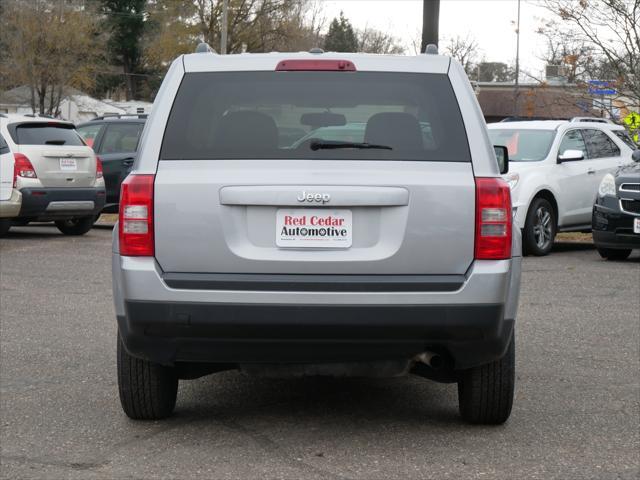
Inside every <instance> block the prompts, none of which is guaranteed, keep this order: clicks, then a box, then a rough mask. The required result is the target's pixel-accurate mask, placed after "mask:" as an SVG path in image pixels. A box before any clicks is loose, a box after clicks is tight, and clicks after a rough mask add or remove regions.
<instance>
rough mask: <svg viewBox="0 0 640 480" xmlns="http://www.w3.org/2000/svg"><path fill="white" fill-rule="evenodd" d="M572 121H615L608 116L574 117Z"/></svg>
mask: <svg viewBox="0 0 640 480" xmlns="http://www.w3.org/2000/svg"><path fill="white" fill-rule="evenodd" d="M569 121H570V122H593V123H613V122H612V121H611V120H609V119H608V118H601V117H573V118H572V119H571V120H569Z"/></svg>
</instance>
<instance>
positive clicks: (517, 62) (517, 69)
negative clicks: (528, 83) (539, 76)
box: [513, 0, 520, 116]
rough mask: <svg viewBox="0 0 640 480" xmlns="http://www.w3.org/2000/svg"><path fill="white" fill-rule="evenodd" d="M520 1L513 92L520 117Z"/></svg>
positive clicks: (514, 102)
mask: <svg viewBox="0 0 640 480" xmlns="http://www.w3.org/2000/svg"><path fill="white" fill-rule="evenodd" d="M519 77H520V0H518V21H517V22H516V79H515V85H514V92H513V114H514V116H518V114H519V113H520V109H519V107H518V97H519V95H520V92H519V91H518V88H519V86H520V79H519Z"/></svg>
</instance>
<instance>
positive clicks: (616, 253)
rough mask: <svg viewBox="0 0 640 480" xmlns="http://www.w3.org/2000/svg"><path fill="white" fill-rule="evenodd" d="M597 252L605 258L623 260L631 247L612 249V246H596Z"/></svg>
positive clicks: (629, 252)
mask: <svg viewBox="0 0 640 480" xmlns="http://www.w3.org/2000/svg"><path fill="white" fill-rule="evenodd" d="M598 253H599V254H600V256H601V257H602V258H604V259H606V260H624V259H626V258H627V257H628V256H629V255H631V249H630V248H629V249H620V250H618V249H614V248H600V247H598Z"/></svg>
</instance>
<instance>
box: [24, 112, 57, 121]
mask: <svg viewBox="0 0 640 480" xmlns="http://www.w3.org/2000/svg"><path fill="white" fill-rule="evenodd" d="M22 116H23V117H31V118H50V119H52V120H58V119H57V118H56V117H52V116H51V115H42V114H40V113H25V114H23V115H22Z"/></svg>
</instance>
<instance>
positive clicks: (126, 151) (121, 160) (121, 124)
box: [76, 114, 147, 213]
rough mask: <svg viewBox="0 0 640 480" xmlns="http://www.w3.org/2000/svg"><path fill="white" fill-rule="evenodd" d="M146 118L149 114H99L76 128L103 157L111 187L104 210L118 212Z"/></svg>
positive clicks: (103, 165)
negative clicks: (101, 115) (121, 187)
mask: <svg viewBox="0 0 640 480" xmlns="http://www.w3.org/2000/svg"><path fill="white" fill-rule="evenodd" d="M146 119H147V115H146V114H139V115H137V114H132V115H113V116H105V117H97V118H94V119H93V120H91V121H89V122H86V123H82V124H80V125H78V126H77V128H76V129H77V131H78V133H79V134H80V136H81V137H82V138H83V139H84V141H85V143H86V144H87V145H89V146H90V147H92V148H93V150H94V151H95V152H96V154H97V155H98V156H99V157H100V160H102V168H103V172H104V182H105V186H106V189H107V201H106V203H105V206H104V210H103V212H104V213H118V202H119V200H120V184H121V183H122V181H123V180H124V179H125V178H126V176H127V175H128V174H129V171H130V170H131V166H132V165H133V160H134V158H135V156H136V151H137V150H138V143H139V141H140V135H141V134H142V129H143V127H144V124H145V122H146Z"/></svg>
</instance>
